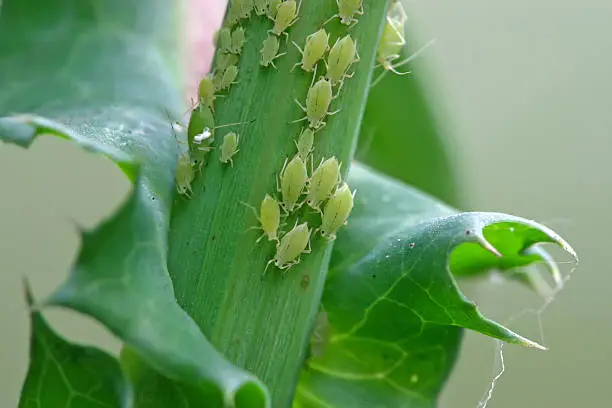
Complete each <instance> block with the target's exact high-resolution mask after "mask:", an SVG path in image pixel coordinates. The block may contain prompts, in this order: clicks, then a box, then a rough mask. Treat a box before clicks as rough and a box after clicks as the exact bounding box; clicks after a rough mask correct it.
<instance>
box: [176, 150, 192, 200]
mask: <svg viewBox="0 0 612 408" xmlns="http://www.w3.org/2000/svg"><path fill="white" fill-rule="evenodd" d="M194 177H195V172H194V171H193V165H192V164H191V159H190V158H189V154H188V153H187V152H182V153H181V154H180V155H179V158H178V164H177V166H176V175H175V179H176V191H178V193H179V194H180V195H184V196H186V197H187V198H191V193H192V191H191V183H192V182H193V179H194Z"/></svg>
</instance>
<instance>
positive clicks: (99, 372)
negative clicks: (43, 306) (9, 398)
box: [19, 288, 132, 408]
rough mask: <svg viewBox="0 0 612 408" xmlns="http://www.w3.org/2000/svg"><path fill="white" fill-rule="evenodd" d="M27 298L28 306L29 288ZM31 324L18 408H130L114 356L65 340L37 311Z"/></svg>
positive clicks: (128, 393)
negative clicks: (27, 365) (26, 366)
mask: <svg viewBox="0 0 612 408" xmlns="http://www.w3.org/2000/svg"><path fill="white" fill-rule="evenodd" d="M26 298H27V300H28V304H29V305H30V306H31V305H32V299H31V295H30V292H29V289H28V288H26ZM30 321H31V326H32V329H31V336H30V367H29V368H28V375H27V379H26V382H25V384H24V385H23V389H22V390H21V400H20V403H19V408H30V407H32V408H34V407H36V408H57V407H69V406H73V407H80V408H113V407H121V408H129V407H131V406H132V389H131V385H130V384H129V382H128V380H127V378H126V377H125V375H124V374H123V372H122V371H121V367H120V366H119V362H118V361H117V360H116V359H115V358H114V357H113V356H110V355H108V354H106V353H104V352H102V351H100V350H98V349H96V348H93V347H84V346H79V345H76V344H73V343H70V342H68V341H66V340H65V339H63V338H62V337H61V336H59V335H57V334H56V333H55V332H54V331H53V330H52V329H51V327H49V324H48V323H47V321H46V320H45V318H44V317H43V316H42V314H41V313H40V312H37V311H34V310H31V311H30Z"/></svg>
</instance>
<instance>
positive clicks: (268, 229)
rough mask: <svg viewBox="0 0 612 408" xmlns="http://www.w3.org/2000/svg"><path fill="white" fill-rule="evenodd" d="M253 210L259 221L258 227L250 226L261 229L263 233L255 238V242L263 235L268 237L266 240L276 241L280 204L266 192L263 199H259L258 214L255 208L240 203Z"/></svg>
mask: <svg viewBox="0 0 612 408" xmlns="http://www.w3.org/2000/svg"><path fill="white" fill-rule="evenodd" d="M242 204H244V205H246V206H247V207H249V208H250V209H252V210H253V212H254V213H255V217H256V218H257V220H258V221H259V224H260V226H259V227H252V228H256V229H261V230H262V231H263V233H262V234H261V236H260V237H259V238H257V240H256V241H255V242H256V243H257V242H259V241H261V240H262V238H263V237H268V241H276V242H278V228H279V227H280V217H281V216H280V206H279V204H278V201H276V200H275V199H274V198H273V197H272V196H270V195H269V194H266V196H265V197H264V199H263V200H262V201H261V205H260V207H259V215H258V214H257V210H256V209H255V208H253V207H252V206H250V205H248V204H246V203H242Z"/></svg>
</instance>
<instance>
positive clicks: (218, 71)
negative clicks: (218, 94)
mask: <svg viewBox="0 0 612 408" xmlns="http://www.w3.org/2000/svg"><path fill="white" fill-rule="evenodd" d="M237 64H238V55H236V54H217V56H216V57H215V76H214V81H213V82H214V83H215V86H218V84H220V83H221V79H223V73H224V72H225V70H226V69H227V68H228V67H230V66H232V65H237Z"/></svg>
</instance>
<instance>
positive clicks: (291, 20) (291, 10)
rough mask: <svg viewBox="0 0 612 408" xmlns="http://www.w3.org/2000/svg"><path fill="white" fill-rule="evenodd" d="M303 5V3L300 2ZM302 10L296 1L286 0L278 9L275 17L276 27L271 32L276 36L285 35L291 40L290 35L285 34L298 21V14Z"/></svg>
mask: <svg viewBox="0 0 612 408" xmlns="http://www.w3.org/2000/svg"><path fill="white" fill-rule="evenodd" d="M300 5H301V1H300ZM299 12H300V8H299V6H298V4H297V2H296V1H295V0H286V1H283V2H282V3H280V4H279V5H278V6H277V7H276V16H275V17H274V27H273V28H272V29H271V30H270V32H271V33H272V34H274V35H277V36H278V35H281V34H285V35H286V36H287V38H289V34H287V33H286V32H285V30H287V29H288V28H289V27H291V26H292V25H293V24H295V22H296V21H298V19H299V17H298V13H299Z"/></svg>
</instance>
